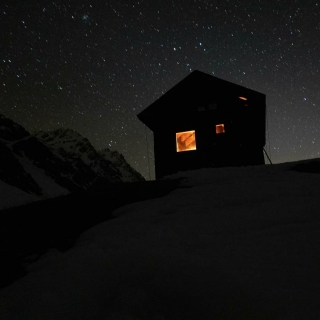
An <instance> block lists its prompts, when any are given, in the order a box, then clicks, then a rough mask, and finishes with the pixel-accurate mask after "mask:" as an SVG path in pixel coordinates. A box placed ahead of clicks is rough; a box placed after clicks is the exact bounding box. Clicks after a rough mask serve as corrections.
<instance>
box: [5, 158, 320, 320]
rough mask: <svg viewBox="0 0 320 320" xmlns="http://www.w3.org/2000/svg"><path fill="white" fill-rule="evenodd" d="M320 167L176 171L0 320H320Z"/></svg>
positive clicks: (92, 233)
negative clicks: (176, 181)
mask: <svg viewBox="0 0 320 320" xmlns="http://www.w3.org/2000/svg"><path fill="white" fill-rule="evenodd" d="M319 168H320V161H319V160H312V161H308V162H300V163H288V164H282V165H273V166H257V167H245V168H220V169H202V170H195V171H189V172H180V173H178V174H176V175H174V176H171V177H168V178H167V179H173V178H182V179H183V181H182V185H181V187H180V188H178V189H176V190H174V191H173V192H171V193H170V194H169V195H167V196H164V197H162V198H156V199H152V200H148V201H142V202H138V203H134V204H131V205H128V206H125V207H122V208H120V209H118V210H117V211H115V212H114V215H115V216H116V218H115V219H113V220H109V221H107V222H104V223H101V224H100V225H97V226H95V227H93V228H91V229H90V230H88V231H86V232H85V233H83V235H82V236H81V237H80V239H79V240H78V243H77V244H76V245H75V246H74V247H73V248H72V249H71V250H69V251H67V252H65V253H59V252H51V253H48V255H47V256H44V257H42V258H41V259H40V260H39V261H38V262H36V263H34V264H32V265H30V273H29V274H28V275H27V276H26V277H24V278H23V279H20V280H18V281H17V282H16V283H14V284H13V285H11V286H9V287H7V288H6V289H4V290H2V291H1V293H0V310H3V312H2V317H1V319H5V320H6V319H10V320H11V319H21V318H23V319H48V320H50V319H60V320H63V319H66V320H67V319H68V320H72V319H77V320H79V319H80V320H81V319H83V320H84V319H111V320H115V319H128V320H129V319H170V320H171V319H175V320H180V319H181V320H182V319H188V320H189V319H191V320H193V319H194V320H196V319H197V320H198V319H201V320H203V319H208V320H209V319H210V320H211V319H270V320H271V319H290V320H291V319H304V320H305V319H310V320H311V319H318V318H319V314H320V304H319V292H320V272H319V263H320V260H319V245H320V243H319V239H320V223H319V207H320V197H319V190H320V175H319V174H317V173H315V172H317V170H318V169H319Z"/></svg>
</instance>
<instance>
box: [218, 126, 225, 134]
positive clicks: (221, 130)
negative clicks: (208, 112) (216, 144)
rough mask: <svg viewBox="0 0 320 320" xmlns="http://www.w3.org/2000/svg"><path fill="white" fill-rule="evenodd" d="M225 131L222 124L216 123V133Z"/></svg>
mask: <svg viewBox="0 0 320 320" xmlns="http://www.w3.org/2000/svg"><path fill="white" fill-rule="evenodd" d="M225 132H226V131H225V130H224V124H223V123H221V124H217V125H216V134H220V133H225Z"/></svg>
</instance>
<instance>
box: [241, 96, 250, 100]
mask: <svg viewBox="0 0 320 320" xmlns="http://www.w3.org/2000/svg"><path fill="white" fill-rule="evenodd" d="M239 99H240V100H248V99H247V98H245V97H239Z"/></svg>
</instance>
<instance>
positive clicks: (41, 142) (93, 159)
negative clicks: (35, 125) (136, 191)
mask: <svg viewBox="0 0 320 320" xmlns="http://www.w3.org/2000/svg"><path fill="white" fill-rule="evenodd" d="M0 154H1V163H0V181H2V182H3V183H6V184H8V185H10V186H12V187H15V188H18V189H21V190H22V191H23V193H27V194H31V195H32V196H31V197H28V196H27V197H26V196H22V198H21V199H16V200H14V201H12V203H11V206H17V205H21V204H23V203H27V202H29V200H28V201H27V200H26V199H46V198H51V197H56V196H59V195H64V194H67V193H70V192H74V191H80V190H86V189H89V188H91V187H92V186H93V185H94V184H95V183H97V182H100V181H103V182H107V183H115V182H128V181H142V180H144V179H143V178H142V176H141V175H139V174H138V173H137V172H136V171H134V170H133V169H132V170H131V171H130V168H131V167H130V165H129V164H128V163H126V162H125V160H124V159H123V160H124V162H123V163H122V164H121V170H119V169H118V168H117V165H116V164H114V163H113V162H112V161H110V160H108V159H106V158H104V157H103V156H102V155H100V154H99V153H98V152H97V151H96V150H95V149H94V148H93V146H92V145H91V143H90V142H89V141H88V139H86V138H84V137H82V136H81V135H80V134H78V133H77V132H75V131H74V130H71V129H58V130H55V131H52V132H37V133H35V134H34V135H31V134H30V133H29V132H27V131H26V130H25V129H24V128H23V127H22V126H20V125H19V124H17V123H15V122H14V121H12V120H10V119H8V118H6V117H5V116H3V115H0ZM123 168H126V170H124V169H123ZM139 179H140V180H139ZM6 190H10V188H6ZM23 193H19V194H21V195H22V194H23ZM16 195H17V196H18V194H16ZM35 195H36V197H35ZM9 198H10V199H13V197H9ZM9 198H8V199H9ZM22 199H25V200H26V202H24V201H23V200H22ZM8 207H10V205H9V202H8V201H7V200H6V201H4V200H3V201H1V199H0V210H1V209H4V208H8Z"/></svg>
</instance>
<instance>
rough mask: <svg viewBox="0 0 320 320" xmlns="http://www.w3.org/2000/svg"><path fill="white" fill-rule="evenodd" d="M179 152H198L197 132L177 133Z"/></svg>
mask: <svg viewBox="0 0 320 320" xmlns="http://www.w3.org/2000/svg"><path fill="white" fill-rule="evenodd" d="M176 142H177V152H181V151H190V150H197V147H196V132H195V131H194V130H192V131H185V132H177V133H176Z"/></svg>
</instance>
